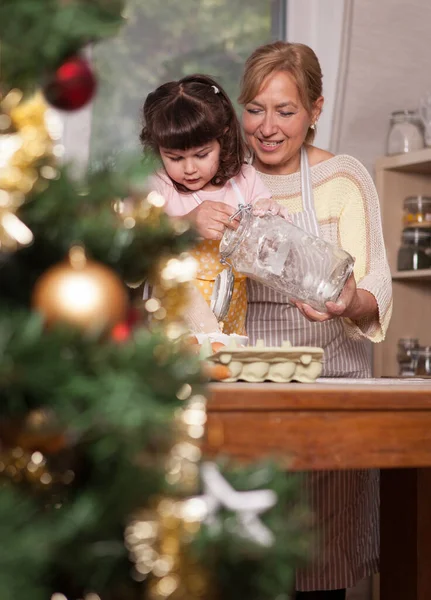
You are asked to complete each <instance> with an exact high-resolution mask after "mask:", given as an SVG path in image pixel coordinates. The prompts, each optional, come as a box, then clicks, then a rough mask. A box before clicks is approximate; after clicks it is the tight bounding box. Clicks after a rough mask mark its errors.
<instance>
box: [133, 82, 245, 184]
mask: <svg viewBox="0 0 431 600" xmlns="http://www.w3.org/2000/svg"><path fill="white" fill-rule="evenodd" d="M143 121H144V125H143V128H142V131H141V135H140V139H141V142H142V144H143V146H144V149H145V150H147V149H150V150H152V151H153V152H155V153H156V154H159V155H160V151H159V148H169V149H170V150H189V149H190V148H196V147H198V146H203V145H205V144H207V143H208V142H212V141H213V140H217V141H218V142H219V144H220V164H219V168H218V170H217V173H216V174H215V175H214V177H213V179H212V180H211V183H212V184H213V185H220V186H221V185H224V184H225V183H226V182H227V181H228V180H229V179H231V177H235V175H238V173H239V172H240V170H241V167H242V165H243V163H244V156H245V145H244V141H243V137H242V131H241V125H240V123H239V120H238V117H237V116H236V113H235V109H234V107H233V105H232V102H231V101H230V99H229V97H228V95H227V94H226V92H225V91H224V90H223V88H222V87H221V86H220V85H219V84H218V83H217V82H216V81H215V80H214V79H212V78H211V77H208V76H207V75H199V74H197V75H188V76H187V77H183V78H182V79H180V80H179V81H170V82H168V83H165V84H163V85H161V86H160V87H158V88H157V89H156V90H155V91H154V92H151V93H150V94H148V96H147V99H146V100H145V104H144V107H143ZM173 184H174V185H175V187H176V188H177V190H178V191H180V192H188V191H189V190H187V188H185V187H184V186H182V185H180V184H177V183H176V182H175V181H174V182H173Z"/></svg>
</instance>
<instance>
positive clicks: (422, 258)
mask: <svg viewBox="0 0 431 600" xmlns="http://www.w3.org/2000/svg"><path fill="white" fill-rule="evenodd" d="M397 267H398V271H416V270H418V269H429V268H431V229H425V228H423V227H412V228H409V229H404V230H403V233H402V239H401V247H400V249H399V250H398V260H397Z"/></svg>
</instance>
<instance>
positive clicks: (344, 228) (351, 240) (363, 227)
mask: <svg viewBox="0 0 431 600" xmlns="http://www.w3.org/2000/svg"><path fill="white" fill-rule="evenodd" d="M259 175H260V176H261V178H262V180H263V181H264V183H265V184H266V185H267V186H268V188H269V189H270V190H271V192H272V194H273V198H274V199H275V200H277V201H278V202H279V203H280V204H282V205H283V206H286V207H287V209H288V210H289V212H290V213H297V212H300V211H302V199H301V177H300V173H299V172H297V173H293V174H291V175H267V174H264V173H259ZM311 179H312V185H313V193H314V204H315V209H316V215H317V219H318V222H319V226H320V231H321V235H322V237H323V238H324V239H325V240H326V241H328V242H330V243H332V244H335V245H338V246H341V247H342V248H344V250H347V252H349V253H350V254H351V255H352V256H353V257H354V258H355V268H354V274H355V279H356V282H357V286H358V288H360V289H363V290H367V291H368V292H370V293H371V294H373V296H374V297H375V298H376V300H377V304H378V309H379V316H378V319H370V318H364V319H361V320H360V321H358V322H355V323H354V322H352V321H351V320H350V319H343V322H344V326H345V328H346V332H347V334H348V335H349V337H355V338H356V337H363V336H365V337H367V338H368V339H370V340H371V341H372V342H380V341H382V340H383V339H384V337H385V334H386V330H387V328H388V325H389V321H390V318H391V314H392V280H391V274H390V270H389V266H388V263H387V260H386V252H385V245H384V241H383V233H382V225H381V218H380V207H379V199H378V197H377V192H376V189H375V186H374V183H373V181H372V179H371V177H370V175H369V173H368V171H367V170H366V169H365V167H364V166H363V165H362V164H361V163H360V162H359V161H357V160H356V159H355V158H353V157H352V156H347V155H339V156H334V157H333V158H330V159H328V160H325V161H323V162H321V163H318V164H317V165H314V166H313V167H311Z"/></svg>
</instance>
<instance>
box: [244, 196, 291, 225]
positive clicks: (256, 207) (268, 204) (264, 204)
mask: <svg viewBox="0 0 431 600" xmlns="http://www.w3.org/2000/svg"><path fill="white" fill-rule="evenodd" d="M267 212H269V213H271V214H272V215H279V216H280V217H283V219H286V220H287V221H290V222H291V221H292V219H291V218H290V215H289V213H288V211H287V208H286V207H285V206H282V205H281V204H279V203H278V202H276V201H275V200H273V199H272V198H261V199H260V200H257V201H256V202H255V203H254V204H253V214H254V215H255V216H257V217H263V216H264V214H265V213H267Z"/></svg>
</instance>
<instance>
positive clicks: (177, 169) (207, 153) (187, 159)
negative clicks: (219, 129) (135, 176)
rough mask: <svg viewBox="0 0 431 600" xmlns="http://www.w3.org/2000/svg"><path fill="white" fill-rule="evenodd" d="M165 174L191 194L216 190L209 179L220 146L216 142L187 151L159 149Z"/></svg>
mask: <svg viewBox="0 0 431 600" xmlns="http://www.w3.org/2000/svg"><path fill="white" fill-rule="evenodd" d="M160 156H161V159H162V161H163V165H164V167H165V169H166V173H167V174H168V175H169V177H170V178H171V179H173V180H174V181H176V183H179V184H181V185H184V186H185V187H186V188H187V189H189V190H190V191H192V192H197V191H199V190H210V189H216V186H214V185H212V184H211V179H212V178H213V177H214V175H215V174H216V173H217V171H218V168H219V162H220V144H219V142H218V141H217V140H213V141H212V142H208V143H207V144H205V145H204V146H199V147H197V148H190V149H189V150H170V149H168V148H160Z"/></svg>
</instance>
